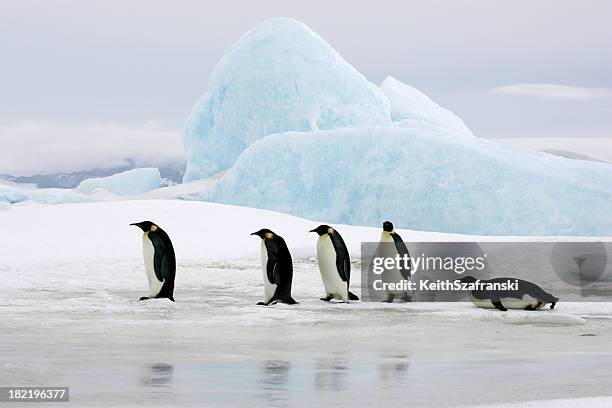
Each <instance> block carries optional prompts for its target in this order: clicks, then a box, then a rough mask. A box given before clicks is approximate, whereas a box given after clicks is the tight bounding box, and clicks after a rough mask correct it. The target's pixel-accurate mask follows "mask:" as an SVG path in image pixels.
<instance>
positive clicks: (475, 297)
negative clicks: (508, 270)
mask: <svg viewBox="0 0 612 408" xmlns="http://www.w3.org/2000/svg"><path fill="white" fill-rule="evenodd" d="M476 281H480V282H482V283H504V282H515V281H516V282H518V289H517V290H504V291H501V290H500V291H494V290H471V291H470V300H471V301H472V303H473V304H474V305H475V306H478V307H482V308H485V309H493V308H495V309H497V310H501V311H502V312H505V311H506V310H508V309H524V310H538V309H541V308H542V307H544V306H545V305H547V304H549V303H550V308H551V309H554V308H555V305H556V304H557V302H558V301H559V298H557V297H554V296H553V295H551V294H550V293H548V292H546V291H545V290H544V289H542V288H541V287H539V286H538V285H536V284H535V283H531V282H528V281H526V280H521V279H515V278H494V279H489V280H478V279H476V278H474V277H473V276H464V277H463V278H461V279H459V282H462V283H474V282H476Z"/></svg>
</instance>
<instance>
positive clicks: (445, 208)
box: [200, 127, 612, 236]
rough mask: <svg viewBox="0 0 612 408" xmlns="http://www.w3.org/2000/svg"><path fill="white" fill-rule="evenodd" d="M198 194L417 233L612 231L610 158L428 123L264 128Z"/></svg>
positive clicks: (221, 199) (569, 233)
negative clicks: (531, 147)
mask: <svg viewBox="0 0 612 408" xmlns="http://www.w3.org/2000/svg"><path fill="white" fill-rule="evenodd" d="M280 169H282V170H280ZM200 199H202V200H206V201H214V202H221V203H228V204H235V205H243V206H253V207H257V208H265V209H270V210H274V211H281V212H285V213H289V214H293V215H297V216H302V217H306V218H310V219H321V220H328V221H330V222H336V223H343V224H352V225H369V226H378V225H380V224H381V222H382V221H384V220H386V219H389V220H391V221H393V223H394V224H395V225H398V226H401V227H403V228H410V229H414V230H422V231H440V232H453V233H464V234H479V235H585V236H600V235H611V234H612V218H611V217H610V203H611V202H612V166H610V165H608V164H603V163H595V162H585V161H577V160H567V159H563V158H559V157H556V156H552V155H549V154H546V153H539V152H531V151H525V150H520V149H513V148H509V147H506V146H502V145H498V144H496V143H493V142H490V141H487V140H483V139H477V138H467V137H465V138H454V139H451V138H449V137H448V135H447V134H446V133H444V132H436V131H434V130H432V129H429V130H427V131H425V130H419V131H417V130H414V129H404V128H398V127H376V128H360V129H339V130H334V131H319V132H310V133H308V134H305V133H299V132H288V133H283V134H278V135H270V136H268V137H266V138H264V139H263V140H261V141H259V142H257V143H255V144H253V145H252V146H251V147H250V148H249V149H247V150H246V151H245V152H244V153H243V154H242V155H241V156H240V158H239V159H238V161H237V162H236V164H235V165H234V166H233V167H232V168H231V169H230V170H228V171H227V173H226V174H225V175H224V176H223V177H222V178H221V179H220V180H219V181H218V182H217V183H215V184H213V185H212V186H211V187H209V188H208V189H207V190H205V191H204V192H203V193H202V195H201V196H200Z"/></svg>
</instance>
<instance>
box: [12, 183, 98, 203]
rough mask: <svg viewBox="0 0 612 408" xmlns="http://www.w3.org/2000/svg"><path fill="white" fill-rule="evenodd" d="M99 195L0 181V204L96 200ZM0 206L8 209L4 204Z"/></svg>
mask: <svg viewBox="0 0 612 408" xmlns="http://www.w3.org/2000/svg"><path fill="white" fill-rule="evenodd" d="M98 199H100V197H96V196H93V195H85V194H81V193H77V192H75V191H74V190H69V189H62V188H43V189H37V188H33V187H27V186H23V185H17V184H12V183H10V184H5V183H0V204H3V203H4V204H6V203H8V204H16V203H21V202H24V201H32V202H35V203H42V204H59V203H67V202H70V203H78V202H87V201H96V200H98ZM0 208H4V209H8V207H6V205H2V206H1V207H0Z"/></svg>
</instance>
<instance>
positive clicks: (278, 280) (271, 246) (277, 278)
mask: <svg viewBox="0 0 612 408" xmlns="http://www.w3.org/2000/svg"><path fill="white" fill-rule="evenodd" d="M251 235H257V236H258V237H259V238H261V269H262V271H263V281H264V301H263V302H259V303H257V304H258V305H263V306H268V305H269V304H275V303H278V302H281V303H286V304H288V305H294V304H296V303H297V302H296V301H295V300H294V299H293V298H292V297H291V281H292V280H293V262H292V260H291V254H290V253H289V248H287V244H286V243H285V240H284V239H283V237H281V236H280V235H276V234H275V233H274V232H272V231H270V230H269V229H267V228H263V229H260V230H259V231H257V232H253V233H252V234H251Z"/></svg>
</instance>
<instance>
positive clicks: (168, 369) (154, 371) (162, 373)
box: [140, 363, 174, 388]
mask: <svg viewBox="0 0 612 408" xmlns="http://www.w3.org/2000/svg"><path fill="white" fill-rule="evenodd" d="M173 377H174V366H173V365H171V364H164V363H158V364H152V365H150V366H148V367H147V368H146V371H145V373H144V374H143V376H142V378H141V380H140V382H141V384H142V385H144V386H145V387H152V388H169V387H171V386H172V381H173Z"/></svg>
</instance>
